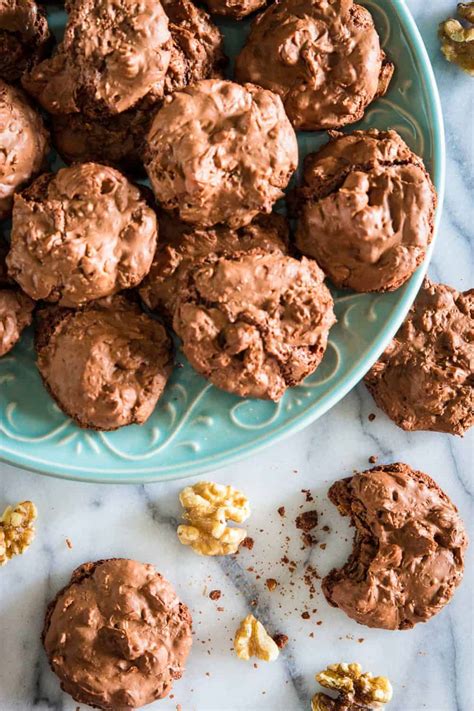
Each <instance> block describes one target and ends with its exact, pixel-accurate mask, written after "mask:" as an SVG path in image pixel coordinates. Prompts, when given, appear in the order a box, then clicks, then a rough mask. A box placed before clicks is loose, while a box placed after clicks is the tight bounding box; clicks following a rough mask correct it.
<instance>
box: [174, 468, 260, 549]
mask: <svg viewBox="0 0 474 711" xmlns="http://www.w3.org/2000/svg"><path fill="white" fill-rule="evenodd" d="M179 500H180V501H181V504H182V506H183V507H184V508H185V509H186V512H185V514H184V518H186V519H187V520H188V521H189V524H183V525H181V526H178V538H179V540H180V541H181V543H182V544H183V545H185V546H191V548H192V549H193V550H194V551H196V553H199V555H230V554H231V553H236V552H237V550H238V548H239V546H240V544H241V543H242V541H243V540H244V538H245V537H246V535H247V531H246V530H245V529H243V528H232V527H230V526H227V521H228V520H229V521H234V522H235V523H242V522H243V521H245V520H246V519H247V518H248V517H249V516H250V505H249V502H248V500H247V498H246V497H245V496H244V494H242V493H241V492H240V491H238V490H237V489H234V488H233V487H232V486H224V485H223V484H214V483H213V482H209V481H200V482H198V483H197V484H194V486H187V487H186V488H185V489H183V491H182V492H181V494H180V495H179Z"/></svg>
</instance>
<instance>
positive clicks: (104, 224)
mask: <svg viewBox="0 0 474 711" xmlns="http://www.w3.org/2000/svg"><path fill="white" fill-rule="evenodd" d="M156 238H157V222H156V215H155V213H154V211H153V210H152V209H151V208H150V207H148V205H147V204H146V202H145V200H144V199H143V197H142V194H141V192H140V190H139V189H138V187H136V186H135V185H133V184H132V183H130V182H129V181H128V180H127V179H126V178H125V176H123V175H122V174H121V173H119V172H118V171H117V170H114V169H113V168H109V167H107V166H103V165H99V164H97V163H84V164H81V165H74V166H71V167H70V168H63V169H61V170H59V171H58V173H56V174H52V173H49V174H45V175H42V176H40V177H39V178H37V180H36V181H35V182H34V183H33V184H32V185H31V186H30V187H29V188H28V189H27V190H25V191H24V192H23V193H21V194H20V195H17V196H16V200H15V206H14V210H13V222H12V232H11V249H10V253H9V255H8V257H7V264H8V269H9V272H10V274H11V276H13V278H14V279H15V280H16V281H17V282H18V284H19V285H20V286H21V287H22V289H23V291H25V292H26V293H27V294H28V295H29V296H31V298H33V299H45V300H46V301H50V302H57V303H59V304H60V305H61V306H73V307H75V306H80V305H81V304H84V303H86V302H87V301H92V300H93V299H98V298H101V297H103V296H108V295H109V294H113V293H116V292H118V291H120V290H121V289H127V288H130V287H132V286H136V285H137V284H139V283H140V282H141V280H142V279H143V277H144V276H145V274H146V273H147V272H148V270H149V269H150V266H151V263H152V260H153V255H154V253H155V248H156Z"/></svg>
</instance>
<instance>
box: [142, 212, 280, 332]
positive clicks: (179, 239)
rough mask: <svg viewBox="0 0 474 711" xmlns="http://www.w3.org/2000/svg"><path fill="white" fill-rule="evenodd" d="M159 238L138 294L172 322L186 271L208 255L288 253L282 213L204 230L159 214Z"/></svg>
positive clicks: (154, 309) (185, 277)
mask: <svg viewBox="0 0 474 711" xmlns="http://www.w3.org/2000/svg"><path fill="white" fill-rule="evenodd" d="M159 225H160V240H159V244H158V247H157V249H156V253H155V257H154V259H153V264H152V266H151V269H150V271H149V273H148V274H147V276H146V277H145V279H144V280H143V281H142V283H141V284H140V289H139V292H140V296H141V298H142V300H143V301H144V303H145V304H146V305H147V306H148V308H150V309H152V310H153V311H159V312H160V313H161V314H162V315H164V316H165V318H166V319H167V320H168V321H172V319H173V314H174V311H175V307H176V302H177V300H178V298H179V295H180V293H181V291H182V289H183V287H184V285H185V284H186V281H187V277H188V273H189V270H190V269H191V268H192V267H193V265H194V264H195V262H196V261H198V260H200V259H203V258H204V257H208V256H209V255H210V254H219V255H221V254H226V253H228V252H248V251H250V250H253V249H255V248H260V249H263V250H264V251H266V252H271V251H275V250H279V251H281V252H283V253H287V252H288V241H289V228H288V223H287V221H286V220H285V218H284V217H283V216H282V215H278V214H277V213H272V214H271V215H260V216H259V217H256V218H255V219H254V220H253V222H251V223H250V224H249V225H246V226H245V227H241V228H240V229H238V230H232V229H230V228H229V227H224V226H222V225H220V226H217V227H208V228H207V229H203V228H199V227H193V226H192V225H187V224H186V223H185V222H180V221H179V220H177V219H175V218H173V217H170V216H169V215H166V213H161V214H160V217H159Z"/></svg>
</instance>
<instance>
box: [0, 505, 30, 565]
mask: <svg viewBox="0 0 474 711" xmlns="http://www.w3.org/2000/svg"><path fill="white" fill-rule="evenodd" d="M36 516H37V510H36V506H35V505H34V504H33V503H32V502H31V501H22V502H21V503H19V504H17V505H16V506H7V508H6V509H5V511H4V512H3V514H2V516H1V518H0V565H5V564H6V563H8V561H9V560H10V558H13V556H14V555H21V554H22V553H24V551H25V550H26V549H27V548H28V546H29V545H30V543H31V542H32V541H33V538H34V537H35V529H34V526H33V523H34V521H35V520H36Z"/></svg>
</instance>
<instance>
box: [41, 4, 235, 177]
mask: <svg viewBox="0 0 474 711" xmlns="http://www.w3.org/2000/svg"><path fill="white" fill-rule="evenodd" d="M162 5H163V8H164V10H165V12H166V14H167V16H168V18H169V31H170V33H171V39H172V42H171V57H170V63H169V66H168V69H167V71H166V75H165V78H164V82H159V83H158V84H157V85H156V86H154V87H153V88H152V89H151V90H150V92H149V93H148V94H147V95H146V96H145V97H144V98H143V99H141V100H140V101H139V102H138V104H136V105H135V106H134V107H133V108H132V109H129V110H128V111H123V112H122V113H120V114H118V115H114V116H94V117H90V116H86V115H85V114H83V113H73V114H59V115H53V117H52V123H53V138H54V144H55V147H56V148H57V150H58V151H59V153H60V154H61V156H62V158H64V160H65V161H66V162H67V163H74V162H78V161H81V162H83V161H91V160H92V161H98V162H101V163H109V164H111V165H115V166H118V167H123V168H124V169H125V170H133V171H137V170H140V169H143V165H142V154H143V147H144V141H145V136H146V134H147V133H148V131H149V128H150V125H151V122H152V120H153V116H154V114H155V112H156V110H157V109H158V108H159V107H160V106H161V104H162V101H163V98H164V97H165V96H167V95H169V94H171V93H172V92H173V91H176V90H178V89H182V88H184V87H185V86H187V85H188V84H192V83H194V82H196V81H199V80H200V79H206V78H208V77H214V76H218V75H219V74H220V72H221V70H222V67H223V65H224V63H225V57H224V53H223V43H222V35H221V33H220V31H219V29H218V28H217V27H216V25H214V23H213V22H212V21H211V19H210V17H209V15H208V14H207V13H206V12H204V11H203V10H201V9H200V8H197V7H196V6H195V5H194V4H193V3H192V2H191V1H190V0H162Z"/></svg>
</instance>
